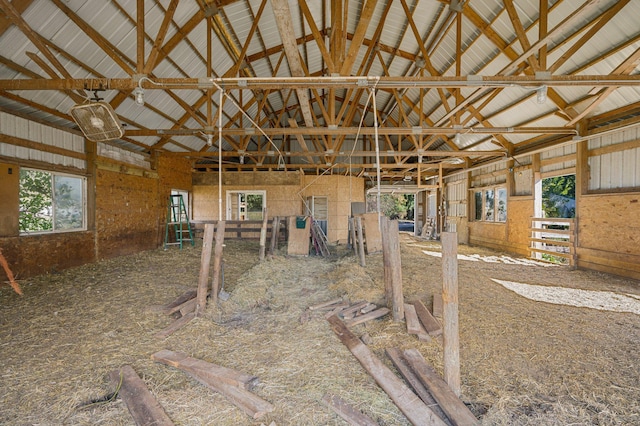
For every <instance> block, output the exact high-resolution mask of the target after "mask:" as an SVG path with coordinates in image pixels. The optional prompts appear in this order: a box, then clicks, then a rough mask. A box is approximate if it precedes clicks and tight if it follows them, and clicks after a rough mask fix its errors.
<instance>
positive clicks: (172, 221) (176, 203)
mask: <svg viewBox="0 0 640 426" xmlns="http://www.w3.org/2000/svg"><path fill="white" fill-rule="evenodd" d="M171 226H173V231H174V235H175V237H176V240H175V242H169V227H171ZM184 241H191V245H192V246H194V245H195V240H194V239H193V231H192V230H191V222H189V216H188V215H187V209H186V207H185V205H184V200H183V199H182V195H173V194H172V195H169V207H168V210H167V226H166V227H165V231H164V248H165V249H166V248H167V246H170V245H179V246H180V248H181V249H182V243H183V242H184Z"/></svg>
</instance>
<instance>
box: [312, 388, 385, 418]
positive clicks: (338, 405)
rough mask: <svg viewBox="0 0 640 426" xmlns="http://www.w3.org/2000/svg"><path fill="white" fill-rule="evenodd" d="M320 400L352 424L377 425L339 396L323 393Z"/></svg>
mask: <svg viewBox="0 0 640 426" xmlns="http://www.w3.org/2000/svg"><path fill="white" fill-rule="evenodd" d="M322 402H324V403H325V404H327V405H328V406H329V408H331V409H332V410H333V411H334V412H335V413H336V414H337V415H339V416H340V417H342V418H343V419H344V421H346V422H347V423H349V424H350V425H352V426H379V425H378V423H376V422H374V421H373V420H372V419H371V418H370V417H369V416H366V415H364V414H362V413H361V412H360V411H358V410H356V409H355V408H354V407H353V406H352V405H350V404H349V403H347V402H346V401H345V400H344V399H342V398H340V397H339V396H336V395H329V394H324V396H323V397H322Z"/></svg>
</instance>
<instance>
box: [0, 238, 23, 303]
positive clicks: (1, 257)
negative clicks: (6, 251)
mask: <svg viewBox="0 0 640 426" xmlns="http://www.w3.org/2000/svg"><path fill="white" fill-rule="evenodd" d="M0 265H2V268H3V269H4V272H5V273H6V274H7V278H9V285H11V288H13V291H15V292H16V293H18V294H19V295H20V296H22V289H21V288H20V286H19V285H18V283H17V282H16V279H15V278H14V276H13V272H11V269H10V268H9V262H7V259H5V257H4V255H3V254H2V249H0Z"/></svg>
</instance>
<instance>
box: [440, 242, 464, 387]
mask: <svg viewBox="0 0 640 426" xmlns="http://www.w3.org/2000/svg"><path fill="white" fill-rule="evenodd" d="M440 240H441V241H442V302H443V322H444V330H443V338H444V381H445V382H447V384H448V385H449V387H450V388H451V390H452V391H453V392H454V393H455V394H456V395H457V396H460V393H461V389H460V338H459V330H458V329H459V324H458V235H457V233H455V232H443V233H442V234H441V235H440Z"/></svg>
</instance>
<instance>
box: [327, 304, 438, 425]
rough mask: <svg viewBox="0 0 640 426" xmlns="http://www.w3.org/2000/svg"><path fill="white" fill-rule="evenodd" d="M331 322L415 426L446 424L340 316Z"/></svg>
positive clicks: (353, 352)
mask: <svg viewBox="0 0 640 426" xmlns="http://www.w3.org/2000/svg"><path fill="white" fill-rule="evenodd" d="M327 321H329V323H330V324H331V329H332V330H333V332H334V333H336V335H337V336H338V338H339V339H340V341H341V342H342V344H344V345H345V346H346V347H347V349H349V350H350V351H351V353H352V354H353V356H355V357H356V359H357V360H358V361H360V364H362V366H363V367H364V369H365V370H367V372H368V373H369V374H370V375H371V376H372V377H373V378H374V379H375V381H376V383H378V385H379V386H380V387H381V388H382V389H383V390H384V391H385V392H386V393H387V395H389V397H390V398H391V400H392V401H393V402H394V403H395V404H396V405H397V406H398V408H399V409H400V411H402V412H403V413H404V415H405V416H406V417H407V419H409V421H410V422H411V423H412V424H414V425H437V426H444V425H446V423H445V422H443V421H442V420H441V419H440V418H439V417H438V416H437V415H436V414H435V413H434V412H433V411H432V410H431V409H430V408H429V407H427V405H426V404H425V403H424V402H422V400H420V398H418V396H417V395H416V394H415V393H413V392H412V391H411V389H409V387H407V385H405V384H404V382H403V381H402V380H401V379H400V378H399V377H398V376H396V374H395V373H394V372H393V371H391V370H390V369H389V367H387V366H386V365H385V364H384V363H383V362H382V361H380V359H379V358H378V357H376V356H375V354H374V353H373V352H371V350H370V349H369V348H368V347H367V345H365V344H364V343H362V341H361V340H360V339H358V337H357V336H356V335H355V334H353V333H352V332H351V331H350V330H349V329H348V328H347V326H346V325H345V324H344V323H343V322H342V321H341V320H340V318H338V317H337V316H336V315H333V316H331V317H330V318H329V319H328V320H327Z"/></svg>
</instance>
